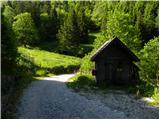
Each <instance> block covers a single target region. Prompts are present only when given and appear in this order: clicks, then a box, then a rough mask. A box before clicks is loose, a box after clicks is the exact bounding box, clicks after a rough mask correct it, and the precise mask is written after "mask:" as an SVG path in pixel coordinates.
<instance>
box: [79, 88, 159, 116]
mask: <svg viewBox="0 0 160 120" xmlns="http://www.w3.org/2000/svg"><path fill="white" fill-rule="evenodd" d="M78 94H80V95H82V96H85V97H86V98H87V99H89V100H95V101H100V102H101V103H103V104H104V105H105V106H108V107H109V108H110V109H115V110H118V111H123V112H124V113H125V116H126V118H128V119H158V118H159V107H158V106H157V107H153V106H149V105H147V104H146V102H145V101H144V100H143V99H136V97H135V95H131V94H126V93H125V92H123V91H119V90H108V91H93V90H92V91H91V90H90V91H88V92H86V91H80V92H79V93H78Z"/></svg>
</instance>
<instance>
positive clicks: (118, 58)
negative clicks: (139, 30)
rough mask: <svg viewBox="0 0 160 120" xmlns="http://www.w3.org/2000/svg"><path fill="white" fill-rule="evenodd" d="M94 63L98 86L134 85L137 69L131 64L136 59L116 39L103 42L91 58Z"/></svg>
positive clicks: (137, 76) (137, 75)
mask: <svg viewBox="0 0 160 120" xmlns="http://www.w3.org/2000/svg"><path fill="white" fill-rule="evenodd" d="M91 61H95V71H94V73H95V76H96V82H97V83H98V84H118V85H120V84H121V85H128V84H136V83H137V82H138V80H139V74H138V71H139V68H138V67H137V66H136V65H135V64H134V63H133V62H138V61H139V59H138V57H137V56H136V55H135V54H134V53H133V52H132V51H131V50H130V49H128V48H127V47H126V45H125V44H123V43H122V42H121V41H120V40H119V39H118V38H117V37H115V38H114V39H112V40H109V41H107V42H105V43H104V44H103V45H102V46H101V47H100V48H99V49H98V50H97V51H96V52H95V53H94V55H93V56H92V57H91Z"/></svg>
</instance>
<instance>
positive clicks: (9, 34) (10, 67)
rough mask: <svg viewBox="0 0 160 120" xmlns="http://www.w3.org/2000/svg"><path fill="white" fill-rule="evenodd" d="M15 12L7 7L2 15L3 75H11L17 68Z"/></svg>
mask: <svg viewBox="0 0 160 120" xmlns="http://www.w3.org/2000/svg"><path fill="white" fill-rule="evenodd" d="M13 17H14V12H13V9H12V8H10V7H9V6H6V7H5V9H4V11H3V13H2V21H1V28H2V33H1V35H2V38H1V49H2V51H1V55H2V56H3V57H2V59H1V60H2V61H1V62H2V63H3V64H2V73H5V74H10V73H12V74H13V72H14V70H15V68H16V57H17V56H18V53H17V48H16V47H17V41H16V39H15V37H14V33H13V30H12V22H13Z"/></svg>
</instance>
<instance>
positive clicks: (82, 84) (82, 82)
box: [67, 75, 96, 90]
mask: <svg viewBox="0 0 160 120" xmlns="http://www.w3.org/2000/svg"><path fill="white" fill-rule="evenodd" d="M95 84H96V83H95V81H94V78H93V76H91V75H77V76H75V77H73V78H71V81H70V82H68V83H67V86H68V87H70V88H73V89H74V90H79V89H89V88H92V87H93V86H95Z"/></svg>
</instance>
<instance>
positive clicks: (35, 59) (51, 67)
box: [18, 47, 81, 74]
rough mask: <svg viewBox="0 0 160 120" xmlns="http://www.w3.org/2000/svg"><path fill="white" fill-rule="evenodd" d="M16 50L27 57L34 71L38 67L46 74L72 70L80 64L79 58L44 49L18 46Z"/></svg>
mask: <svg viewBox="0 0 160 120" xmlns="http://www.w3.org/2000/svg"><path fill="white" fill-rule="evenodd" d="M18 51H19V53H21V56H22V57H23V58H25V59H27V60H28V61H30V62H31V63H32V64H33V65H34V66H35V67H33V71H34V72H35V71H36V70H39V69H40V71H43V70H44V71H45V73H46V74H47V73H54V74H60V73H65V72H67V73H69V72H73V71H74V70H75V69H78V68H79V66H80V64H81V59H80V58H77V57H72V56H67V55H61V54H57V53H51V52H47V51H44V50H37V49H27V48H23V47H19V48H18ZM46 56H47V57H46ZM62 58H63V59H62ZM33 65H32V66H33ZM36 66H37V67H36ZM34 68H35V69H34ZM38 73H39V72H38ZM40 74H41V72H40Z"/></svg>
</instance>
